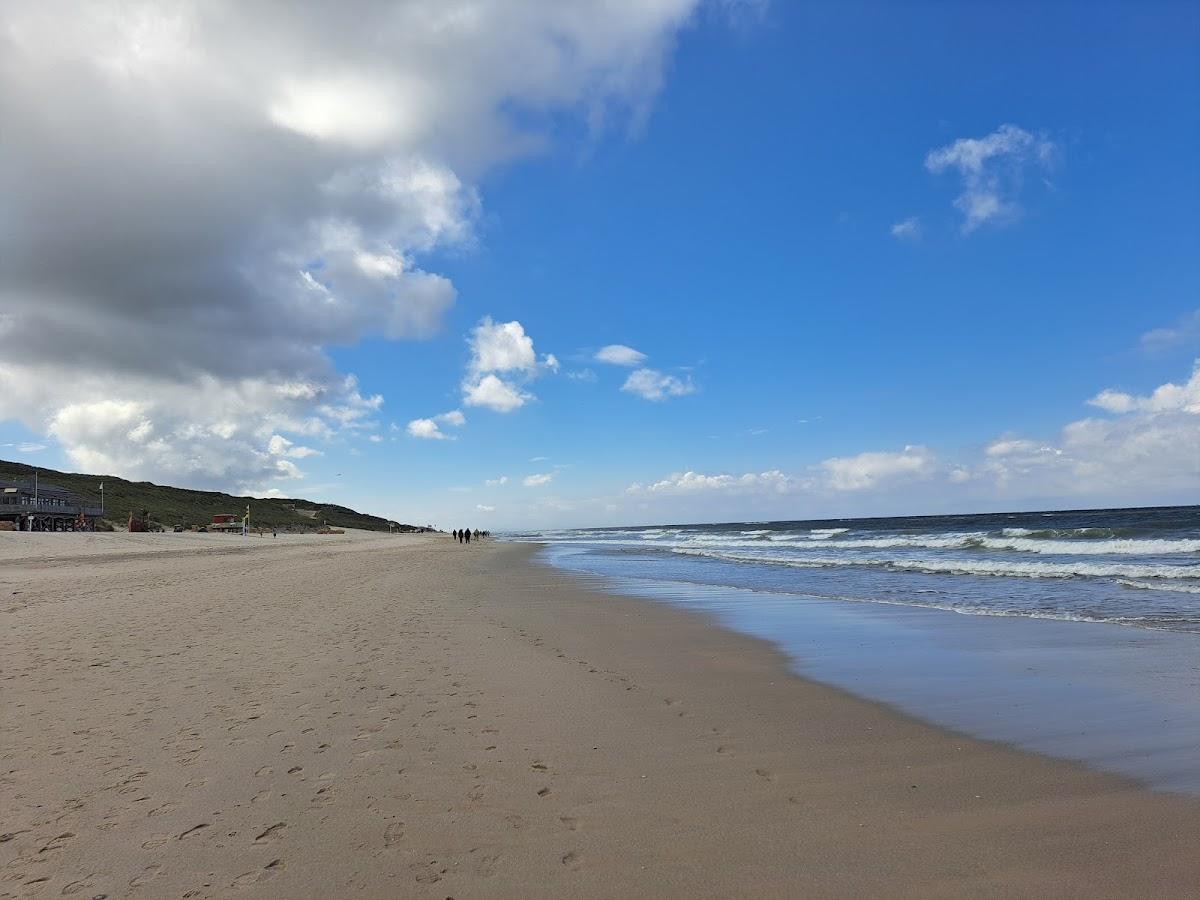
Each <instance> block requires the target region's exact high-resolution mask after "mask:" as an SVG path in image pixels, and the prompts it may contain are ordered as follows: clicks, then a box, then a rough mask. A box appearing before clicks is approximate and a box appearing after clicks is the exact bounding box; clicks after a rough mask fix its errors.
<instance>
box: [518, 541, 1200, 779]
mask: <svg viewBox="0 0 1200 900" xmlns="http://www.w3.org/2000/svg"><path fill="white" fill-rule="evenodd" d="M536 560H537V562H539V563H540V564H543V565H548V566H550V567H552V568H554V569H556V570H559V571H563V572H567V573H571V574H574V575H576V576H577V577H578V578H580V579H581V580H582V581H583V583H585V584H587V585H589V586H591V587H593V588H594V589H596V590H599V591H609V592H616V593H619V594H622V595H625V596H634V597H641V598H647V599H650V600H653V601H654V602H658V603H666V604H669V605H671V606H675V607H677V608H681V609H685V610H692V611H696V612H700V613H703V614H706V615H708V616H710V617H711V618H712V620H713V621H714V623H715V624H716V625H718V626H719V627H722V628H728V629H731V630H733V631H735V632H738V633H740V634H748V635H750V636H753V637H758V638H761V639H763V640H765V641H767V642H768V644H769V645H770V646H772V647H773V648H775V649H776V650H778V651H780V652H782V653H783V654H784V655H785V657H786V658H787V661H788V665H789V668H790V669H791V671H792V672H793V673H794V674H796V675H798V676H799V677H801V678H809V679H813V680H816V681H819V682H821V683H823V684H828V685H831V686H834V687H838V688H841V689H843V690H846V691H848V692H849V693H850V694H851V695H853V696H855V697H860V698H864V699H867V700H871V701H875V702H880V703H883V704H885V705H886V706H887V707H889V708H891V709H894V710H896V711H898V712H900V713H902V714H904V715H908V716H913V717H915V718H916V719H918V720H919V721H923V722H926V723H929V724H931V725H933V726H934V727H939V728H945V729H949V730H951V731H954V732H956V733H960V734H965V735H970V736H973V737H977V738H980V739H982V740H988V741H992V742H994V743H997V744H1000V745H1004V746H1012V747H1015V748H1018V749H1022V750H1025V751H1030V752H1033V753H1037V754H1041V755H1046V756H1050V757H1053V758H1056V759H1062V760H1067V761H1074V762H1079V763H1082V764H1084V765H1086V766H1087V767H1089V768H1091V769H1095V770H1097V771H1104V772H1112V773H1115V774H1118V775H1122V776H1127V777H1132V778H1133V779H1134V780H1135V781H1136V782H1138V783H1139V784H1142V785H1143V786H1145V787H1147V788H1149V789H1151V790H1155V791H1166V792H1172V793H1182V794H1185V795H1190V796H1200V763H1197V758H1198V755H1200V669H1197V667H1196V661H1197V660H1198V659H1200V635H1196V634H1192V633H1190V632H1170V631H1165V630H1160V629H1150V628H1141V629H1137V628H1132V627H1129V626H1120V625H1115V624H1111V623H1107V622H1073V621H1063V620H1057V619H1052V618H1046V617H1037V616H1027V615H978V614H972V613H962V612H959V611H957V610H953V611H952V610H950V609H946V608H939V607H928V606H918V605H913V604H908V603H893V602H887V601H883V602H871V601H864V600H854V599H853V598H842V599H838V600H834V599H831V598H828V597H820V596H813V595H809V594H806V593H805V592H804V591H803V590H799V591H792V592H785V591H770V590H758V589H754V590H752V589H748V588H744V587H734V586H731V585H724V584H719V583H710V582H702V581H676V580H669V579H667V580H664V579H662V578H661V577H656V574H657V573H656V572H655V571H654V569H653V568H648V569H647V570H646V571H645V572H637V573H636V574H634V570H633V569H632V568H631V567H629V566H626V567H623V568H622V569H620V570H619V574H617V573H610V571H609V570H608V569H607V568H606V566H605V565H604V562H605V561H604V559H603V558H593V557H591V556H578V555H576V554H574V553H567V554H564V553H562V552H561V548H559V547H556V546H554V545H552V544H550V545H541V549H539V550H538V551H537V553H536ZM976 697H984V698H985V699H984V700H983V702H976V701H975V699H974V698H976Z"/></svg>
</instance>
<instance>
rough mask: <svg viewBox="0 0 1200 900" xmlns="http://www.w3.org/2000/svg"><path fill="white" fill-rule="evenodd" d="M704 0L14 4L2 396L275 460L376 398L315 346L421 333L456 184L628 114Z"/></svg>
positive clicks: (215, 469)
mask: <svg viewBox="0 0 1200 900" xmlns="http://www.w3.org/2000/svg"><path fill="white" fill-rule="evenodd" d="M697 2H699V0H658V2H655V3H653V4H647V3H645V2H643V0H614V2H603V3H602V2H580V3H560V2H558V0H529V2H525V3H521V4H517V5H514V4H512V3H508V2H503V0H444V2H439V3H424V2H407V3H394V4H378V3H375V2H373V0H346V2H344V3H342V4H339V5H338V8H337V9H336V10H335V9H333V8H332V7H327V6H322V5H320V4H281V3H251V4H245V3H242V4H229V3H202V2H198V0H180V2H177V3H172V4H169V5H166V6H164V5H163V4H162V3H160V2H158V0H95V2H89V3H87V4H83V5H82V6H81V5H80V4H77V3H70V2H67V0H42V2H38V3H27V4H8V5H7V6H6V7H5V13H4V25H3V37H2V38H0V43H2V44H3V52H0V108H3V109H4V111H5V112H4V116H5V128H4V140H3V141H0V181H2V182H3V184H4V185H5V191H4V214H3V216H0V245H3V246H4V247H5V265H4V267H3V273H2V274H0V309H3V310H4V312H3V314H2V315H0V360H3V363H0V366H2V367H3V369H4V372H3V381H4V384H5V391H4V392H3V394H4V395H3V396H0V419H18V420H20V421H22V422H24V423H25V424H26V425H27V426H28V427H30V428H33V429H35V430H37V431H38V432H46V433H49V432H50V429H51V425H52V424H53V429H54V431H53V433H54V436H55V437H56V438H57V439H58V440H59V442H60V443H62V445H63V447H64V449H65V450H66V452H67V454H68V456H69V457H70V458H71V460H72V462H73V463H74V464H76V465H79V466H91V465H97V466H100V465H103V466H105V470H106V471H109V472H113V473H114V474H122V475H127V476H132V477H154V478H168V477H169V478H171V479H174V480H176V481H177V482H178V483H186V484H189V485H192V486H212V487H224V488H234V487H240V486H242V485H247V484H248V485H251V486H255V485H260V484H261V482H262V479H264V478H267V479H269V478H272V477H275V475H276V474H277V473H278V474H280V475H281V477H291V474H292V473H290V472H286V471H283V468H286V467H282V468H281V467H280V466H279V465H278V463H279V462H280V461H281V457H279V456H278V454H273V453H271V452H270V450H269V448H268V442H269V441H270V438H271V437H272V436H273V435H276V434H278V435H281V436H284V437H286V438H288V439H291V440H294V439H295V438H296V437H297V436H298V435H305V436H307V437H310V438H328V437H330V436H332V435H333V434H335V433H337V432H338V431H340V430H343V429H346V428H355V427H362V426H363V424H364V423H365V422H366V421H368V420H369V418H370V415H371V411H370V409H364V408H363V407H362V406H359V405H356V401H357V400H367V399H369V398H364V397H361V395H359V393H358V390H357V388H347V387H346V385H345V381H344V377H343V375H341V374H339V373H338V372H337V371H336V370H335V367H334V363H333V361H332V359H331V358H330V357H329V356H328V354H327V353H326V352H325V349H324V348H326V347H329V346H331V345H339V346H346V345H352V344H354V343H355V342H357V341H359V340H360V339H362V338H364V337H366V336H372V335H375V336H382V337H384V338H387V339H390V340H398V339H420V338H424V337H428V336H429V335H431V334H433V333H435V332H436V331H437V330H438V329H439V328H440V327H441V324H442V321H443V319H444V317H445V315H446V312H447V311H448V310H449V309H450V307H451V306H452V305H453V303H454V301H455V289H454V286H453V285H452V284H451V283H450V281H449V280H448V279H447V278H445V277H443V276H442V275H439V274H437V273H436V272H432V271H428V270H427V268H425V266H424V265H423V263H422V258H423V257H425V256H427V255H428V254H431V253H432V252H434V251H439V250H446V249H453V248H456V247H462V246H469V245H470V244H471V242H472V241H473V240H474V231H475V223H476V222H477V221H478V219H479V216H480V215H481V202H480V198H479V196H478V193H477V191H476V189H475V187H474V185H473V182H474V181H476V180H478V179H479V178H481V177H482V176H483V175H484V174H485V173H486V172H487V171H488V169H489V168H491V167H494V166H496V165H499V164H503V163H504V162H506V161H508V160H511V159H513V158H514V157H516V156H520V155H522V154H527V153H530V152H536V151H537V150H538V149H539V148H541V147H543V146H544V145H545V144H546V143H547V140H548V138H550V137H552V136H553V135H556V134H559V133H562V131H563V130H561V129H559V128H558V127H557V124H555V125H554V126H553V128H552V127H551V125H550V123H557V122H559V121H560V120H561V117H562V116H563V115H564V114H565V115H579V116H581V117H584V118H586V120H587V123H588V124H589V126H591V127H592V128H593V130H594V129H595V128H596V127H598V126H599V125H600V124H601V123H604V122H606V121H613V120H618V121H619V120H621V119H634V120H636V119H638V118H640V117H641V116H644V115H645V111H646V110H647V108H648V105H649V103H650V101H651V100H652V99H653V96H654V94H655V92H656V91H657V89H658V87H659V85H660V83H661V77H662V71H663V64H664V62H665V59H666V57H667V55H668V54H669V53H670V51H671V49H672V46H673V38H674V35H675V34H676V33H677V31H678V30H679V28H681V27H682V26H683V25H684V24H685V23H686V22H687V21H688V19H689V17H690V15H691V13H692V12H693V10H694V7H695V6H696V4H697ZM47 97H52V98H54V102H53V104H50V105H47V102H46V98H47ZM64 147H86V148H87V154H86V155H87V165H80V164H79V161H78V159H77V156H78V155H77V154H75V155H73V154H71V153H64V152H62V150H63V148H64ZM181 210H182V211H186V212H185V213H181ZM131 248H136V250H134V249H131ZM214 348H220V350H219V352H215V351H214ZM51 357H52V358H53V359H54V365H53V366H48V365H46V363H45V360H46V359H48V358H51ZM74 359H78V360H81V362H80V363H79V364H77V365H76V364H72V363H70V360H74ZM555 363H556V361H554V360H552V359H550V358H547V359H545V360H544V361H543V363H542V365H543V366H544V367H546V368H549V369H553V368H554V365H555ZM481 374H482V373H481ZM293 387H299V388H301V391H300V392H299V393H291V392H290V389H291V388H293ZM105 401H111V402H113V403H116V404H118V406H120V405H121V404H134V405H136V406H137V408H138V413H137V415H138V416H140V418H139V419H138V420H137V421H135V422H132V423H130V424H129V427H127V428H125V429H124V430H117V429H110V428H106V427H104V425H103V423H102V422H97V421H91V419H90V417H89V413H88V411H89V410H95V409H98V407H96V406H95V405H96V404H100V403H103V402H105ZM120 408H122V409H125V408H126V407H124V406H120ZM375 408H378V407H375ZM343 413H345V414H347V416H348V417H347V418H342V414H343ZM85 420H86V421H85ZM143 423H146V424H145V425H144V426H143ZM230 423H232V424H233V430H232V431H230ZM289 426H295V427H294V428H293V427H289ZM138 429H141V430H140V431H139V430H138ZM222 432H229V433H230V436H227V437H222V436H221V435H222ZM221 441H224V442H226V443H225V444H224V445H222V444H221V443H220V442H221ZM268 489H269V488H268Z"/></svg>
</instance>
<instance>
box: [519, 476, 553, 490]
mask: <svg viewBox="0 0 1200 900" xmlns="http://www.w3.org/2000/svg"><path fill="white" fill-rule="evenodd" d="M553 480H554V475H553V473H544V474H541V475H526V476H525V477H524V478H523V479H521V484H523V485H525V487H541V486H542V485H544V484H549V483H550V482H551V481H553Z"/></svg>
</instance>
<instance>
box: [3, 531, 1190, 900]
mask: <svg viewBox="0 0 1200 900" xmlns="http://www.w3.org/2000/svg"><path fill="white" fill-rule="evenodd" d="M201 538H203V540H201ZM529 552H530V550H529V548H527V547H521V546H513V545H508V546H505V545H498V544H483V545H472V546H471V547H469V548H468V547H461V546H459V545H457V544H455V543H452V542H451V541H450V540H449V539H448V538H445V537H438V538H428V537H424V538H415V537H413V538H408V537H390V536H383V537H371V536H362V535H353V534H348V535H345V536H325V537H315V536H313V537H304V538H300V537H296V538H286V539H285V538H280V539H277V540H274V539H272V538H270V537H268V538H265V539H259V538H256V537H250V538H244V539H243V538H238V537H228V536H221V535H196V536H192V535H96V536H79V535H9V534H0V622H2V623H3V630H2V632H0V692H2V693H0V701H2V704H3V706H2V709H0V714H2V721H0V725H2V733H0V832H2V834H0V897H25V896H41V897H59V896H62V895H67V896H79V897H84V898H88V897H97V896H101V895H106V896H107V897H109V898H118V897H224V896H233V895H236V894H241V895H243V896H256V897H289V898H297V897H348V896H361V897H409V896H412V897H434V898H445V897H454V898H458V900H463V898H468V897H643V896H654V897H663V896H670V897H675V896H680V897H705V896H711V897H718V896H719V897H742V896H777V897H825V896H910V897H922V898H925V897H941V896H946V897H960V896H971V897H990V896H1011V897H1036V896H1045V897H1088V898H1092V897H1106V896H1113V897H1116V896H1126V897H1169V896H1179V897H1182V896H1192V897H1195V896H1197V895H1198V890H1200V801H1197V800H1195V799H1189V798H1183V797H1176V796H1167V795H1156V794H1152V793H1149V792H1147V791H1144V790H1142V789H1140V788H1138V787H1137V786H1136V785H1134V784H1132V783H1130V782H1127V781H1124V780H1122V779H1119V778H1115V777H1111V776H1107V775H1101V774H1096V773H1093V772H1089V771H1086V770H1084V769H1082V768H1080V767H1078V766H1074V765H1071V764H1068V763H1063V762H1059V761H1054V760H1049V759H1044V758H1041V757H1036V756H1032V755H1029V754H1025V753H1021V752H1017V751H1014V750H1011V749H1008V748H1004V747H998V746H995V745H991V744H987V743H983V742H978V741H974V740H971V739H968V738H964V737H962V736H959V735H955V734H952V733H949V732H945V731H941V730H938V729H936V728H933V727H930V726H928V725H924V724H921V723H919V722H916V721H914V720H912V719H909V718H906V717H904V716H901V715H899V714H897V713H895V712H893V711H891V710H888V709H886V708H884V707H881V706H879V705H876V704H873V703H870V702H867V701H863V700H859V699H856V698H854V697H851V696H848V695H846V694H844V693H841V692H839V691H837V690H834V689H831V688H828V687H825V686H822V685H819V684H814V683H811V682H807V681H804V680H802V679H799V678H797V677H794V676H793V675H790V674H789V673H788V671H787V667H786V662H785V661H784V660H783V659H782V658H781V657H780V656H779V655H778V654H777V653H776V652H774V651H773V650H772V649H771V648H770V647H769V646H767V645H765V644H762V643H760V642H757V641H754V640H752V639H749V638H745V637H741V636H738V635H735V634H731V633H729V632H727V631H724V630H721V629H719V628H717V627H715V626H713V625H712V624H710V623H709V622H707V621H706V620H705V619H704V618H703V617H701V616H698V615H695V614H693V613H690V612H686V611H682V610H679V609H675V608H671V607H667V606H663V605H658V604H655V603H651V602H647V601H642V600H633V599H623V598H617V597H609V596H605V595H601V594H597V593H593V592H590V591H589V590H587V589H586V588H584V587H582V586H580V585H577V584H576V583H574V582H573V581H571V580H570V579H569V578H568V577H567V576H564V575H560V574H558V573H555V572H552V571H550V570H548V569H545V568H542V567H540V566H537V565H534V564H531V563H530V562H529V561H528V555H529ZM47 556H53V557H54V559H53V560H47V559H45V557H47ZM981 702H986V701H984V700H981Z"/></svg>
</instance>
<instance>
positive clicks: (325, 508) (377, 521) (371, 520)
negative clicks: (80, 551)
mask: <svg viewBox="0 0 1200 900" xmlns="http://www.w3.org/2000/svg"><path fill="white" fill-rule="evenodd" d="M37 472H38V478H39V479H40V480H41V481H43V482H46V483H50V484H54V485H56V486H58V487H62V488H66V489H67V490H69V491H71V492H73V493H75V494H78V495H79V496H80V497H82V498H83V499H84V502H85V503H90V504H94V505H96V506H99V505H100V484H101V483H103V484H104V508H105V516H104V517H105V519H107V520H108V521H110V522H112V523H114V524H116V525H123V524H124V523H125V522H127V521H128V519H129V513H130V511H131V510H143V509H144V510H147V511H148V512H149V519H150V522H151V523H152V524H158V525H161V526H163V527H164V528H171V527H173V526H175V525H183V526H185V527H186V526H191V525H207V524H208V523H210V522H212V517H213V516H214V515H217V514H220V513H232V514H235V515H238V516H239V517H240V516H241V515H242V514H243V513H245V511H246V506H247V505H249V506H250V525H251V527H257V526H262V527H265V528H280V529H284V530H291V531H307V530H311V529H315V528H320V527H321V525H322V524H323V523H325V524H329V525H331V526H334V527H337V528H363V529H366V530H369V531H387V530H389V528H390V527H391V522H390V521H389V520H388V519H384V518H380V517H379V516H371V515H367V514H366V513H360V512H356V511H355V510H353V509H348V508H347V507H345V506H337V505H335V504H332V503H318V502H316V501H313V500H304V499H299V498H287V499H284V498H277V497H273V498H269V499H259V498H257V497H235V496H233V495H232V494H223V493H221V492H219V491H193V490H188V489H186V488H177V487H169V486H167V485H161V484H153V483H151V482H149V481H126V480H125V479H124V478H117V477H116V476H113V475H83V474H79V473H75V472H57V471H55V470H54V469H46V468H42V467H40V466H39V467H38V469H37ZM32 478H33V467H31V466H29V465H28V464H26V463H16V462H9V461H6V460H0V480H14V481H29V480H32ZM400 528H401V529H402V530H405V531H416V530H419V528H418V526H415V525H400Z"/></svg>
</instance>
